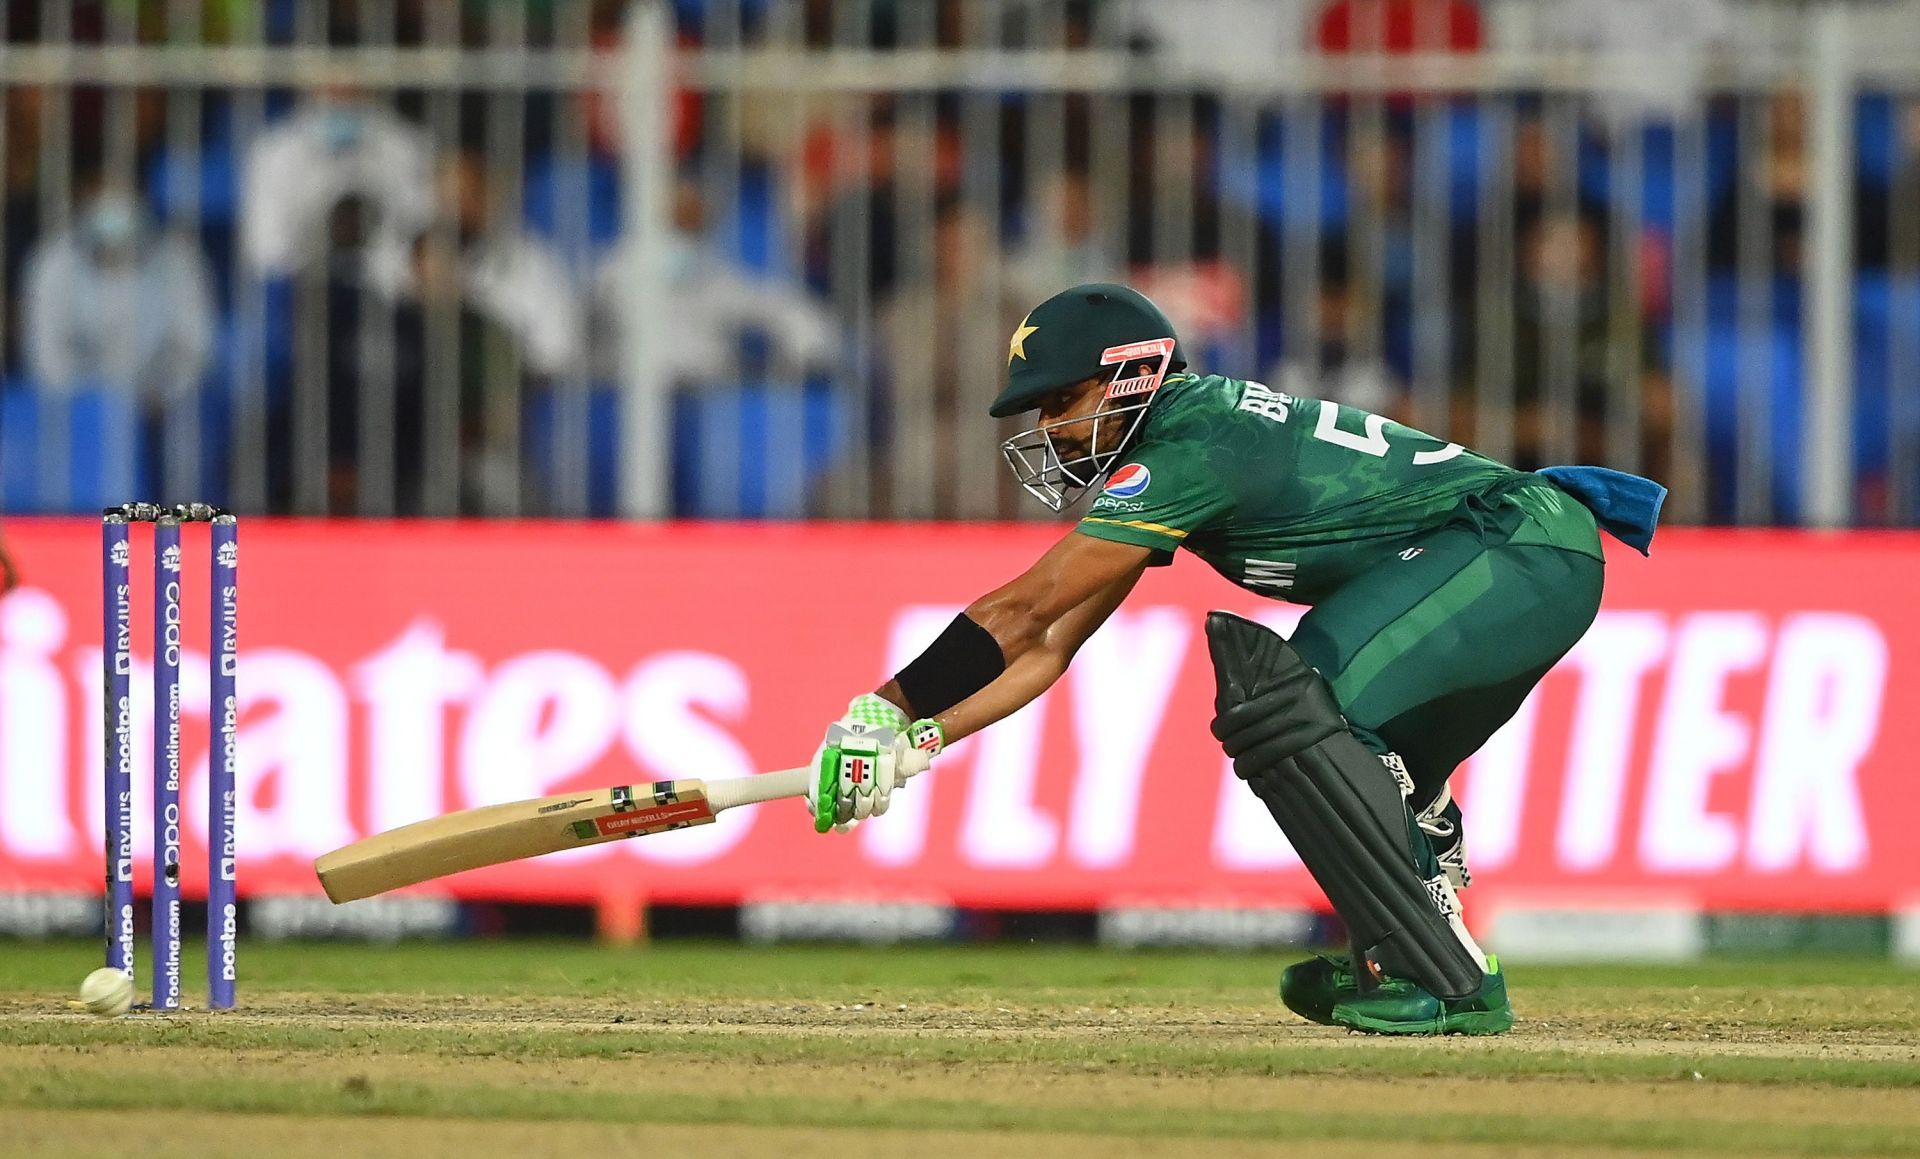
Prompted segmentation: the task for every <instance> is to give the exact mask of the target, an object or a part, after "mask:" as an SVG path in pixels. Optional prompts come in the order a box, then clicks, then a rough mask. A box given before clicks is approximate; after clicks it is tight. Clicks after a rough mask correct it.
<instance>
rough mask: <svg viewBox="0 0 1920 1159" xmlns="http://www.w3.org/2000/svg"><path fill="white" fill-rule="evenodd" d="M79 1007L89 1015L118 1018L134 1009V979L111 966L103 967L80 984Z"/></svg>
mask: <svg viewBox="0 0 1920 1159" xmlns="http://www.w3.org/2000/svg"><path fill="white" fill-rule="evenodd" d="M77 1005H78V1006H79V1007H80V1008H81V1009H83V1010H85V1011H86V1012H87V1013H89V1014H97V1015H99V1016H100V1017H102V1018H118V1017H120V1016H121V1015H122V1014H125V1013H126V1012H127V1011H128V1010H130V1009H132V1008H133V979H132V978H130V977H128V976H127V975H126V974H123V973H121V972H120V971H118V970H116V969H114V968H113V967H111V966H102V967H100V968H99V969H98V970H95V971H94V972H93V973H91V974H88V975H87V977H86V980H85V981H83V982H81V983H80V1001H79V1003H78V1004H77Z"/></svg>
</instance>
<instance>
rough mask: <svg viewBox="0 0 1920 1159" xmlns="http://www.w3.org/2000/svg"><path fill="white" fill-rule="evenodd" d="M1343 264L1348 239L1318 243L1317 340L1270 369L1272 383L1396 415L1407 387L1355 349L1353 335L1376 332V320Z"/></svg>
mask: <svg viewBox="0 0 1920 1159" xmlns="http://www.w3.org/2000/svg"><path fill="white" fill-rule="evenodd" d="M1363 309H1364V307H1363V305H1362V302H1361V301H1360V299H1359V297H1358V295H1356V294H1355V292H1354V288H1353V283H1352V280H1351V278H1350V277H1349V274H1348V268H1347V242H1346V239H1345V238H1342V237H1330V238H1327V239H1326V240H1325V241H1323V242H1322V243H1321V246H1320V287H1319V293H1318V294H1317V296H1316V297H1315V300H1314V316H1313V328H1314V335H1315V337H1316V339H1317V340H1318V341H1317V344H1316V346H1315V348H1314V349H1313V350H1311V351H1310V352H1308V353H1307V354H1306V355H1305V356H1299V355H1296V356H1293V357H1290V358H1288V359H1287V360H1285V361H1284V362H1282V363H1280V365H1278V366H1276V367H1275V368H1274V369H1273V372H1272V375H1271V381H1272V384H1273V386H1274V387H1275V388H1276V389H1278V390H1281V391H1284V392H1285V393H1287V394H1291V395H1298V396H1300V397H1302V398H1324V399H1331V400H1333V401H1334V402H1341V403H1346V404H1347V405H1349V406H1356V407H1360V408H1361V409H1363V410H1370V411H1373V412H1374V413H1375V414H1383V415H1388V416H1394V417H1399V416H1400V415H1401V413H1402V412H1403V411H1404V410H1405V407H1406V401H1407V392H1406V386H1405V385H1404V384H1403V383H1402V382H1400V381H1399V379H1398V378H1397V377H1396V376H1395V375H1394V373H1393V368H1392V367H1390V366H1388V365H1387V363H1386V361H1385V360H1384V359H1382V358H1379V357H1367V356H1364V355H1362V354H1360V353H1358V352H1356V351H1355V349H1354V336H1355V335H1357V334H1359V333H1362V332H1363V331H1365V330H1369V329H1372V330H1375V331H1376V332H1377V329H1378V326H1379V323H1378V322H1377V321H1375V320H1372V319H1369V318H1366V317H1364V316H1363Z"/></svg>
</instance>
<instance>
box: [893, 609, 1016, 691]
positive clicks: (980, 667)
mask: <svg viewBox="0 0 1920 1159" xmlns="http://www.w3.org/2000/svg"><path fill="white" fill-rule="evenodd" d="M1006 670H1007V657H1006V654H1005V653H1004V652H1002V651H1001V650H1000V641H998V640H996V639H994V638H993V633H991V632H989V631H987V630H986V629H985V628H983V627H981V626H980V625H979V624H976V623H974V622H973V620H972V619H971V618H969V617H968V616H967V614H966V613H965V612H962V613H960V614H959V615H957V616H955V617H954V618H953V623H951V624H948V625H947V630H946V631H944V632H942V633H940V638H939V639H937V640H935V641H934V642H933V643H932V644H929V645H928V646H927V650H926V651H925V652H922V653H920V655H919V656H918V657H917V658H916V659H915V660H914V661H913V663H911V664H909V665H907V666H906V667H905V668H902V669H901V670H900V672H899V674H898V675H896V676H895V677H894V680H895V681H896V682H897V683H898V684H899V685H900V691H901V692H903V693H905V694H906V698H907V708H908V710H909V713H908V714H909V715H911V716H916V717H921V716H938V715H940V714H941V713H943V712H945V711H946V710H947V709H949V708H952V707H953V706H954V705H956V704H958V703H960V702H961V701H963V700H965V699H966V698H967V697H969V696H972V695H973V694H974V693H976V692H978V691H980V690H981V689H982V688H985V687H986V686H987V685H989V684H992V683H993V682H994V680H995V679H997V678H998V677H999V675H1000V674H1001V673H1002V672H1005V671H1006Z"/></svg>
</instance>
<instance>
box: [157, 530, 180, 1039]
mask: <svg viewBox="0 0 1920 1159" xmlns="http://www.w3.org/2000/svg"><path fill="white" fill-rule="evenodd" d="M180 645H181V640H180V521H179V519H177V518H175V517H174V515H173V514H172V513H171V512H168V513H166V514H164V515H162V516H161V517H160V518H159V519H157V520H155V521H154V524H153V1008H154V1009H155V1010H177V1009H179V1007H180Z"/></svg>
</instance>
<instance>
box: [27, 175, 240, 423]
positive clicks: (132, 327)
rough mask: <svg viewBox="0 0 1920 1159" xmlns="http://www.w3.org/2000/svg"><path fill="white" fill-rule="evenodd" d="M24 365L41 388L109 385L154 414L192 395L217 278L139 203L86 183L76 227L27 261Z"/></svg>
mask: <svg viewBox="0 0 1920 1159" xmlns="http://www.w3.org/2000/svg"><path fill="white" fill-rule="evenodd" d="M22 314H23V315H24V318H23V322H24V327H25V330H26V361H27V367H28V370H29V371H30V372H31V374H32V376H33V378H34V380H35V382H36V383H37V385H38V387H39V389H40V390H41V391H42V392H45V393H47V394H55V395H65V394H70V393H72V392H73V391H75V390H77V389H80V388H82V387H85V386H88V385H106V386H111V387H113V388H115V389H118V390H122V391H125V392H128V393H130V394H132V395H134V396H135V397H137V398H138V399H139V400H140V401H141V402H142V403H143V404H145V406H146V407H148V408H149V409H157V408H158V407H160V406H161V405H163V404H164V403H166V402H167V401H169V400H172V399H177V398H180V397H183V396H185V395H188V394H191V393H192V392H193V391H194V390H195V389H196V388H197V387H198V386H199V384H200V380H201V376H202V375H203V374H204V373H205V372H206V368H207V361H208V357H209V353H210V351H211V349H212V346H213V290H212V274H211V272H210V271H209V270H208V269H207V263H206V259H205V258H203V257H202V256H201V255H200V252H199V251H198V250H196V249H195V248H194V247H193V245H192V243H191V242H189V241H187V240H185V239H183V238H179V237H175V236H171V235H168V234H163V233H160V232H158V231H157V230H156V229H155V227H154V225H153V223H152V222H151V221H150V220H149V219H148V217H147V215H146V213H145V211H144V210H143V209H142V207H141V206H140V204H139V203H138V202H137V201H136V200H134V197H133V194H132V193H130V192H129V191H127V190H125V189H120V188H116V187H113V186H109V185H106V184H105V183H103V182H102V181H101V180H100V179H99V178H98V177H89V178H87V179H86V180H85V181H84V182H83V193H82V200H81V203H80V207H79V211H78V213H77V214H76V217H75V220H74V223H73V224H72V226H70V227H69V228H68V229H66V230H64V231H63V232H61V233H59V234H56V235H55V236H53V237H51V238H48V239H47V240H45V241H44V242H43V243H41V244H40V245H39V246H38V247H37V248H36V249H35V250H34V252H33V254H32V256H31V257H30V258H29V259H28V262H27V271H26V296H25V304H24V306H23V309H22Z"/></svg>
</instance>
